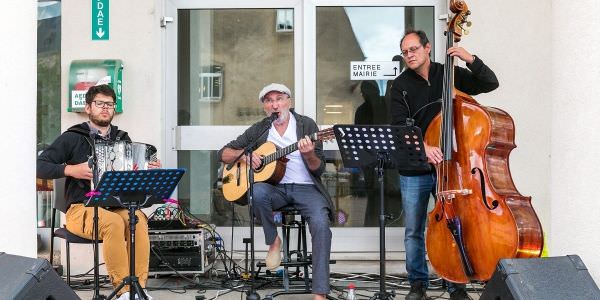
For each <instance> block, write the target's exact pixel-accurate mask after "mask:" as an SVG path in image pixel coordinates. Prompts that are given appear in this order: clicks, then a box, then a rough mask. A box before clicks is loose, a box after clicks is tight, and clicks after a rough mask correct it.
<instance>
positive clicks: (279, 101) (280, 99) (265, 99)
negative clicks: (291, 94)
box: [263, 95, 288, 104]
mask: <svg viewBox="0 0 600 300" xmlns="http://www.w3.org/2000/svg"><path fill="white" fill-rule="evenodd" d="M287 98H288V96H286V95H281V96H277V97H275V99H271V98H264V99H263V103H265V104H273V103H275V102H277V103H281V102H282V101H284V100H286V99H287Z"/></svg>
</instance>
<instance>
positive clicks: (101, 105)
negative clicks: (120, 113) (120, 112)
mask: <svg viewBox="0 0 600 300" xmlns="http://www.w3.org/2000/svg"><path fill="white" fill-rule="evenodd" d="M92 102H94V105H96V107H98V108H105V107H106V108H115V103H114V102H113V101H107V102H105V101H97V100H96V101H92Z"/></svg>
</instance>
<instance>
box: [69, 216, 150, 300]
mask: <svg viewBox="0 0 600 300" xmlns="http://www.w3.org/2000/svg"><path fill="white" fill-rule="evenodd" d="M135 214H136V216H137V217H138V222H137V224H136V225H135V275H136V276H137V277H138V280H139V282H140V285H141V286H142V287H146V281H147V280H148V263H149V260H150V240H149V238H148V218H147V217H146V215H145V214H144V213H143V212H142V211H140V210H138V211H136V212H135ZM66 216H67V229H68V230H69V231H70V232H72V233H74V234H76V235H78V236H80V237H83V238H86V239H92V234H93V228H94V227H93V224H94V223H93V222H94V208H92V207H85V206H83V204H72V205H71V207H70V208H69V210H67V215H66ZM98 232H99V237H100V239H101V240H102V250H103V257H104V262H105V263H106V270H107V271H108V276H109V278H110V281H111V282H112V284H113V287H117V286H118V285H119V284H120V283H121V282H122V281H123V278H125V277H127V276H129V215H128V211H127V209H124V208H118V209H104V208H99V209H98ZM128 290H129V286H127V285H126V286H124V287H123V289H121V290H120V291H119V293H120V294H121V293H124V292H126V291H128Z"/></svg>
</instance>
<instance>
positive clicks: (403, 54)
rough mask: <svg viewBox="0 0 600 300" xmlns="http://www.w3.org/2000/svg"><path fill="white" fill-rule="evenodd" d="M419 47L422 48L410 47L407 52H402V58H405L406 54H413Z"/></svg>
mask: <svg viewBox="0 0 600 300" xmlns="http://www.w3.org/2000/svg"><path fill="white" fill-rule="evenodd" d="M421 47H423V46H422V45H418V46H412V47H410V48H408V50H402V56H407V55H408V53H415V52H417V50H419V49H420V48H421Z"/></svg>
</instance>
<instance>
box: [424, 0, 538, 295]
mask: <svg viewBox="0 0 600 300" xmlns="http://www.w3.org/2000/svg"><path fill="white" fill-rule="evenodd" d="M450 10H451V11H452V12H453V13H454V14H455V15H454V16H453V18H452V19H451V21H450V22H449V23H448V30H447V31H446V37H447V48H446V50H448V48H450V47H452V46H453V43H455V42H459V41H460V39H461V36H462V33H463V31H464V29H465V27H467V26H466V25H470V22H468V21H467V17H468V16H469V15H470V11H469V10H468V7H467V5H466V3H465V2H464V1H462V0H451V1H450ZM453 77H454V58H453V57H451V56H450V55H446V61H445V65H444V82H443V84H444V90H443V96H442V110H441V112H440V113H439V114H438V115H437V116H436V117H435V118H434V119H433V121H432V122H431V124H430V125H429V127H428V129H427V132H426V135H425V143H426V144H428V145H430V146H436V147H440V149H441V151H442V153H443V160H442V162H441V163H439V164H437V165H436V166H435V167H436V175H437V186H436V199H435V206H434V208H433V209H432V211H431V212H430V213H429V215H428V221H427V235H426V246H427V254H428V256H429V260H430V262H431V265H432V266H433V268H434V269H435V271H436V272H437V273H438V274H439V275H440V276H441V277H443V278H445V279H446V280H449V281H451V282H455V283H468V282H470V281H472V280H478V281H487V280H489V279H490V278H491V276H492V274H493V273H494V270H495V267H496V264H497V263H498V260H500V259H502V258H527V257H539V256H540V255H541V252H542V246H543V236H542V227H541V224H540V221H539V219H538V217H537V215H536V213H535V211H534V209H533V207H532V206H531V197H526V196H523V195H521V194H520V193H519V192H518V190H517V188H516V187H515V184H514V183H513V181H512V177H511V173H510V169H509V164H508V156H509V154H510V152H511V151H512V149H514V148H515V147H516V146H515V143H514V138H515V126H514V122H513V120H512V118H511V117H510V115H509V114H508V113H506V112H505V111H503V110H501V109H498V108H493V107H485V106H482V105H480V104H479V103H477V101H475V99H473V98H472V97H471V96H469V95H467V94H465V93H462V92H461V91H459V90H457V89H455V88H454V80H453Z"/></svg>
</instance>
